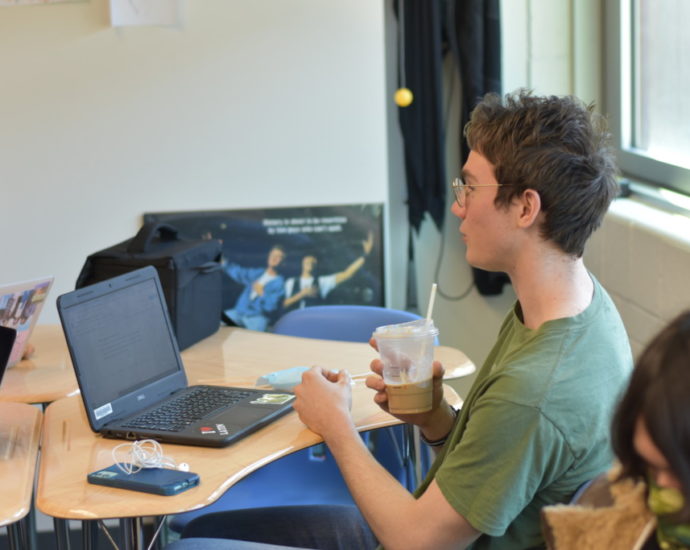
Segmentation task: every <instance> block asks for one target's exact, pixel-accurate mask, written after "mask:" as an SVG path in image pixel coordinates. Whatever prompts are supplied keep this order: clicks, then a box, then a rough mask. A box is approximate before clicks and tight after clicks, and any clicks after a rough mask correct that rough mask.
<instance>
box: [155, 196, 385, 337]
mask: <svg viewBox="0 0 690 550" xmlns="http://www.w3.org/2000/svg"><path fill="white" fill-rule="evenodd" d="M382 217H383V206H382V205H381V204H357V205H337V206H305V207H290V208H263V209H243V210H221V211H197V212H191V211H190V212H151V213H146V214H144V222H145V223H146V222H164V223H169V224H171V225H173V226H175V227H176V228H177V229H178V230H179V231H180V233H181V234H182V235H183V236H185V237H188V238H199V237H201V238H207V239H220V240H221V241H222V243H223V272H224V280H223V319H224V321H225V322H227V323H228V324H235V325H238V326H243V327H246V328H249V329H253V330H261V331H264V330H267V329H269V328H270V327H271V325H272V324H273V323H274V322H275V321H276V320H277V319H278V318H279V317H280V316H281V315H283V314H284V313H286V312H288V311H290V310H293V309H297V308H302V307H307V306H311V305H321V304H362V305H372V306H382V305H383V299H384V298H383V296H384V289H383V250H382V242H383V239H382Z"/></svg>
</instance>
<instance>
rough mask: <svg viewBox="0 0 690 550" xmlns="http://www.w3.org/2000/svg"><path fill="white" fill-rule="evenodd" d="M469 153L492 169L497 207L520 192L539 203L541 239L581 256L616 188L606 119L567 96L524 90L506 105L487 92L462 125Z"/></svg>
mask: <svg viewBox="0 0 690 550" xmlns="http://www.w3.org/2000/svg"><path fill="white" fill-rule="evenodd" d="M464 131H465V136H466V138H467V143H468V145H469V147H470V149H472V150H474V151H476V152H477V153H479V154H481V155H482V156H484V157H485V158H486V159H487V160H488V161H489V162H491V164H493V166H494V171H495V176H496V180H497V181H498V183H500V184H503V185H505V187H499V189H498V193H497V195H496V201H495V203H496V205H502V206H507V205H508V204H509V203H510V202H511V201H512V199H513V198H514V197H518V196H520V195H522V193H523V192H524V191H525V190H526V189H534V190H536V191H537V192H538V193H539V196H540V198H541V207H542V211H543V212H544V222H543V224H542V227H541V235H542V237H543V238H544V239H547V240H550V241H553V242H554V243H556V244H557V245H558V246H559V247H560V248H561V249H562V250H563V251H564V252H565V253H567V254H571V255H574V256H576V257H580V256H582V254H583V252H584V248H585V243H586V242H587V239H589V237H590V235H591V234H592V232H593V231H594V230H595V229H597V227H599V225H600V224H601V220H602V219H603V217H604V214H605V213H606V210H607V209H608V207H609V204H610V203H611V200H612V199H613V198H614V197H615V195H616V193H617V190H618V183H617V180H616V173H617V169H616V164H615V160H614V156H613V152H612V150H611V148H610V145H609V140H610V134H609V132H608V130H607V125H606V121H605V119H604V118H603V117H602V116H600V115H597V114H596V113H595V112H594V108H593V106H592V105H585V104H583V103H582V102H581V101H580V100H578V99H577V98H575V97H572V96H565V97H557V96H548V97H537V96H533V95H532V94H531V92H529V91H527V90H520V91H518V92H516V93H514V94H508V95H506V96H505V99H503V98H501V96H499V95H497V94H493V93H491V94H487V95H486V96H484V98H483V99H482V101H481V102H480V103H479V104H478V105H477V106H476V107H475V109H474V110H473V111H472V115H471V118H470V121H469V122H468V123H467V125H466V126H465V130H464Z"/></svg>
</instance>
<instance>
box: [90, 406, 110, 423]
mask: <svg viewBox="0 0 690 550" xmlns="http://www.w3.org/2000/svg"><path fill="white" fill-rule="evenodd" d="M109 414H113V406H112V405H111V404H110V403H106V404H105V405H103V406H102V407H98V408H97V409H94V410H93V415H94V416H95V417H96V420H100V419H101V418H103V417H105V416H108V415H109Z"/></svg>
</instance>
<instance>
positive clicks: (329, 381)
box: [294, 367, 352, 441]
mask: <svg viewBox="0 0 690 550" xmlns="http://www.w3.org/2000/svg"><path fill="white" fill-rule="evenodd" d="M350 380H351V379H350V374H349V373H348V372H346V371H340V372H334V371H331V370H328V369H324V368H322V367H312V368H311V369H310V370H308V371H306V372H305V373H304V374H302V383H301V384H299V385H297V386H295V395H296V396H297V399H296V400H295V404H294V408H295V410H296V411H297V414H298V415H299V417H300V420H301V421H302V422H304V423H305V424H306V425H307V427H308V428H309V429H310V430H312V431H313V432H316V433H317V434H319V435H320V436H321V437H323V438H324V440H326V441H328V438H329V437H331V436H333V435H334V434H336V433H337V432H338V430H339V429H340V428H341V427H342V426H343V425H346V424H348V423H349V424H350V425H351V424H352V418H351V416H350V407H351V406H352V388H351V387H350Z"/></svg>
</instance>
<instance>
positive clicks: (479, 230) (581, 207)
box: [197, 92, 632, 550]
mask: <svg viewBox="0 0 690 550" xmlns="http://www.w3.org/2000/svg"><path fill="white" fill-rule="evenodd" d="M465 133H466V137H467V140H468V143H469V145H470V148H471V152H470V155H469V158H468V160H467V162H466V163H465V165H464V166H463V169H462V181H456V182H455V183H454V185H453V189H454V192H455V195H456V198H457V201H456V202H455V203H454V204H453V206H452V208H451V210H452V212H453V213H454V214H455V215H456V216H457V217H458V218H460V220H461V223H460V228H459V230H460V234H461V235H462V238H463V241H464V242H465V244H466V247H467V248H466V258H467V261H468V262H469V263H470V264H471V265H472V266H475V267H479V268H482V269H485V270H489V271H502V272H505V273H507V274H508V276H509V277H510V280H511V283H512V285H513V288H514V289H515V293H516V295H517V302H516V304H515V306H514V307H513V309H512V310H511V311H510V312H509V313H508V315H507V316H506V318H505V320H504V322H503V325H502V326H501V329H500V331H499V334H498V339H497V341H496V343H495V345H494V347H493V349H492V350H491V352H490V353H489V355H488V357H487V358H486V360H485V362H484V365H483V366H482V368H481V369H480V371H479V373H478V374H477V378H476V380H475V383H474V384H473V386H472V388H471V390H470V392H469V394H468V396H467V399H466V401H465V403H464V405H463V408H462V410H461V411H460V412H459V414H458V413H456V412H455V411H453V410H452V409H451V407H450V406H449V405H448V403H447V402H446V401H445V400H444V399H443V393H442V387H441V385H442V375H443V368H442V366H441V365H440V364H439V363H435V364H434V377H435V388H434V392H435V396H434V407H433V408H432V410H431V411H430V412H428V413H421V414H416V415H406V416H400V419H401V420H403V421H405V422H409V423H412V424H416V425H417V426H419V427H420V429H421V433H422V436H423V438H424V439H425V440H426V441H427V442H428V443H429V444H430V445H432V446H433V447H434V448H435V449H436V450H438V453H439V454H438V456H437V459H436V461H435V463H434V465H433V466H432V468H431V470H430V472H429V474H428V476H427V478H426V480H425V481H424V483H423V484H422V485H421V487H420V488H419V489H418V490H417V492H416V494H415V495H414V496H413V495H410V494H409V493H408V492H407V491H406V490H405V489H404V487H402V486H401V485H399V484H398V483H397V481H396V480H394V479H393V478H392V477H391V476H390V475H389V474H388V473H387V472H386V471H385V470H384V469H383V468H382V467H381V466H380V465H379V464H378V463H377V462H376V461H375V460H374V459H373V458H372V456H371V454H370V453H369V452H368V450H367V449H366V447H365V446H364V445H363V443H362V440H361V438H360V437H359V436H358V434H357V432H356V431H355V429H354V426H353V422H352V420H351V417H350V411H349V405H350V400H349V399H350V379H349V376H348V375H347V373H345V372H340V373H333V372H330V371H328V370H327V369H325V368H321V367H315V368H313V369H312V370H310V371H308V372H306V373H305V374H304V376H303V379H302V384H301V385H299V386H297V387H296V388H295V393H296V394H297V400H296V403H295V409H296V410H297V412H298V414H299V415H300V418H301V419H302V420H303V421H304V423H305V424H306V425H307V426H308V427H309V428H310V429H312V430H313V431H315V432H317V433H319V434H321V435H322V436H323V438H324V440H325V441H326V443H327V444H328V446H329V448H330V449H331V451H332V453H333V455H334V456H335V458H336V460H337V462H338V465H339V466H340V469H341V471H342V473H343V476H344V478H345V480H346V482H347V483H348V487H349V489H350V492H351V493H352V495H353V497H354V500H355V502H356V503H357V506H358V508H359V510H360V512H361V514H362V516H363V518H364V520H365V521H366V523H367V524H368V526H369V527H370V528H371V530H372V532H373V535H374V536H375V538H376V539H377V540H378V542H380V543H381V544H382V545H383V546H384V547H385V548H387V549H389V550H393V549H416V548H419V549H427V548H434V549H443V548H453V549H456V548H466V547H468V546H472V548H482V549H484V548H486V549H524V548H539V547H542V546H543V539H542V535H541V531H540V522H539V517H540V510H541V508H542V507H543V506H545V505H547V504H555V503H559V502H567V501H568V500H569V499H570V497H571V496H572V495H573V493H574V492H575V491H576V489H577V488H578V487H579V486H580V485H581V484H582V483H583V482H585V481H587V480H589V479H591V478H593V477H596V476H597V475H598V474H599V473H601V472H603V471H605V470H606V469H607V468H608V467H609V466H610V462H611V458H612V455H611V450H610V445H609V424H610V421H611V414H612V410H613V408H614V406H615V402H616V399H617V396H618V394H619V392H620V391H621V390H622V388H623V387H624V385H625V383H626V381H627V377H628V374H629V372H630V370H631V367H632V357H631V353H630V347H629V343H628V339H627V335H626V332H625V329H624V327H623V324H622V322H621V319H620V316H619V315H618V312H617V311H616V308H615V306H614V305H613V302H612V301H611V299H610V298H609V296H608V295H607V293H606V291H605V290H604V289H603V288H602V287H601V285H600V284H599V283H598V282H597V281H596V279H595V278H594V277H593V276H592V275H591V274H590V273H589V272H588V271H587V269H586V267H585V266H584V263H583V261H582V254H583V251H584V246H585V243H586V241H587V239H588V238H589V236H590V235H591V233H592V232H593V231H594V230H595V229H596V228H597V227H598V226H599V225H600V223H601V220H602V218H603V216H604V214H605V213H606V210H607V208H608V205H609V203H610V201H611V200H612V199H613V197H614V195H615V193H616V188H617V185H616V179H615V171H616V170H615V166H614V162H613V157H612V153H611V152H610V150H609V147H608V143H607V139H608V134H607V132H606V130H605V127H604V125H603V121H602V120H601V119H600V118H599V117H597V116H596V115H595V114H594V113H593V112H592V109H591V108H588V107H586V106H584V105H582V104H581V103H580V102H579V101H578V100H576V99H574V98H572V97H535V96H532V95H531V94H529V93H527V92H521V93H519V94H515V95H509V96H507V97H506V98H505V99H501V98H500V97H498V96H496V95H488V96H486V97H485V98H484V99H483V100H482V101H481V103H480V104H479V105H478V106H477V107H476V108H475V110H474V111H473V114H472V117H471V120H470V122H469V124H468V126H467V128H466V130H465ZM371 368H372V370H373V371H374V373H375V375H374V376H370V377H369V378H368V379H367V385H368V386H369V387H370V388H372V389H374V390H376V392H377V393H376V394H375V396H374V399H375V400H376V402H377V403H379V405H380V406H381V407H382V408H384V409H387V398H386V393H385V384H384V382H383V380H382V379H381V378H380V376H379V375H380V374H381V369H382V365H381V362H380V361H379V360H374V361H373V362H372V365H371ZM236 519H237V518H235V519H233V520H232V521H236ZM226 521H231V520H230V519H226ZM320 521H324V522H325V523H328V522H327V521H326V520H324V519H323V518H320ZM208 525H209V524H207V526H208ZM329 525H337V528H336V529H335V530H336V531H337V532H338V534H339V536H340V537H342V536H343V533H344V532H346V530H347V529H348V528H349V526H348V525H346V521H345V518H343V519H342V521H341V522H340V523H338V521H337V519H335V520H333V521H332V522H331V523H330V524H329ZM198 527H200V528H202V529H199V530H197V532H203V526H202V525H199V526H198ZM310 529H311V530H312V531H313V530H315V527H314V526H313V524H312V523H310V522H309V521H308V518H305V520H304V523H303V524H302V525H301V526H299V527H298V528H297V529H295V530H294V532H292V533H290V534H286V533H282V534H281V536H279V537H277V538H268V537H266V538H258V537H256V536H255V537H251V538H252V540H263V541H265V542H273V543H276V542H282V543H283V544H291V545H293V546H309V544H308V543H307V541H308V540H309V539H308V538H300V535H303V534H306V532H307V531H309V530H310ZM353 531H355V532H356V533H357V535H358V536H361V531H362V529H361V526H360V525H356V526H355V527H354V528H353ZM206 533H207V534H208V531H206ZM234 536H235V538H242V537H238V536H236V535H234ZM243 536H244V535H243ZM338 544H339V543H338V541H336V543H335V544H334V545H333V546H329V545H328V544H324V545H323V546H322V547H329V548H334V547H347V546H343V545H342V544H340V546H338Z"/></svg>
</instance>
